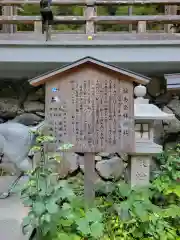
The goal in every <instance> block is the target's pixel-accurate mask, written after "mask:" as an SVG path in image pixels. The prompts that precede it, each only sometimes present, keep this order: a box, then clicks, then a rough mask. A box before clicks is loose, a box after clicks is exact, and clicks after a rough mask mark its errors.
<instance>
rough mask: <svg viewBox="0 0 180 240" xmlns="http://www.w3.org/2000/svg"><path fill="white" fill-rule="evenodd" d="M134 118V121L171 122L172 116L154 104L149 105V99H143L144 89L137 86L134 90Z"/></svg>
mask: <svg viewBox="0 0 180 240" xmlns="http://www.w3.org/2000/svg"><path fill="white" fill-rule="evenodd" d="M134 95H135V96H136V98H135V100H134V116H135V119H136V120H151V121H153V120H172V119H174V118H175V116H174V114H168V113H165V112H163V111H162V110H161V109H160V108H158V107H157V106H156V105H154V104H150V103H149V99H145V98H144V97H145V95H146V87H145V86H142V85H139V86H136V87H135V88H134Z"/></svg>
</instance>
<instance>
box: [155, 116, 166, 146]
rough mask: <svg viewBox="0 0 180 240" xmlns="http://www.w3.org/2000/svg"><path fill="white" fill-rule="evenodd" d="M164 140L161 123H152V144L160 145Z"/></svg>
mask: <svg viewBox="0 0 180 240" xmlns="http://www.w3.org/2000/svg"><path fill="white" fill-rule="evenodd" d="M163 138H164V126H163V123H162V121H159V120H156V121H154V142H155V143H156V144H162V143H163Z"/></svg>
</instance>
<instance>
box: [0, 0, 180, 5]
mask: <svg viewBox="0 0 180 240" xmlns="http://www.w3.org/2000/svg"><path fill="white" fill-rule="evenodd" d="M88 2H89V1H88V0H53V1H52V5H81V6H85V5H87V4H88ZM91 2H92V3H93V4H94V5H97V6H105V5H142V4H163V5H178V4H180V0H92V1H91ZM21 4H39V1H38V0H0V5H2V6H8V5H10V6H12V5H21Z"/></svg>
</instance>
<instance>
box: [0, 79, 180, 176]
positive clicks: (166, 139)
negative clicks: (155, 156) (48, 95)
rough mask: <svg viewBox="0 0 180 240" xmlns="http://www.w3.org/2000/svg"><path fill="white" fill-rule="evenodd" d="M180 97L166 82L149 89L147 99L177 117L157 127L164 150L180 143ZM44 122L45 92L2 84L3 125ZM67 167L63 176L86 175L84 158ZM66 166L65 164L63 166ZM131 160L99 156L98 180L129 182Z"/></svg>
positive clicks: (0, 110)
mask: <svg viewBox="0 0 180 240" xmlns="http://www.w3.org/2000/svg"><path fill="white" fill-rule="evenodd" d="M179 96H180V95H179V94H178V93H176V95H175V94H174V93H167V92H166V89H165V84H163V80H162V81H158V80H157V79H153V80H152V81H151V83H150V84H149V86H148V94H147V97H148V98H149V99H150V101H151V102H152V103H155V104H156V105H158V107H160V108H161V109H162V110H163V111H165V112H167V113H174V114H175V116H176V119H175V120H173V121H171V122H166V121H157V122H156V123H155V142H156V143H159V144H163V146H164V147H169V146H172V145H175V144H176V142H178V141H179V139H180V97H179ZM43 119H44V88H43V87H40V88H34V87H31V86H30V85H29V84H28V82H27V81H18V82H14V81H13V82H11V81H9V82H8V81H5V82H3V81H1V82H0V122H5V121H8V120H13V121H16V122H20V123H23V124H25V125H28V126H32V125H36V124H37V123H39V122H41V121H42V120H43ZM66 160H67V161H66V164H65V165H63V166H61V167H60V175H61V176H62V177H66V176H67V175H68V174H73V173H77V172H79V171H80V172H82V173H83V167H84V164H83V157H81V156H79V155H77V154H71V155H66ZM63 164H64V163H63ZM127 165H128V158H127V156H126V155H124V154H118V153H116V154H108V153H99V154H98V155H96V174H97V175H96V177H97V179H99V178H101V179H103V180H119V179H121V178H125V179H127V178H128V170H127Z"/></svg>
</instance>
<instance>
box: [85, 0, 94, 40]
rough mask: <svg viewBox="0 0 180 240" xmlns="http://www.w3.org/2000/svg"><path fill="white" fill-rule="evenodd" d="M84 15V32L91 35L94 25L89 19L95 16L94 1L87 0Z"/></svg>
mask: <svg viewBox="0 0 180 240" xmlns="http://www.w3.org/2000/svg"><path fill="white" fill-rule="evenodd" d="M85 16H86V18H87V21H86V34H88V35H90V36H92V35H93V34H94V33H95V25H94V21H93V20H91V17H93V16H96V7H95V5H94V1H93V0H92V1H91V0H87V2H86V9H85Z"/></svg>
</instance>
